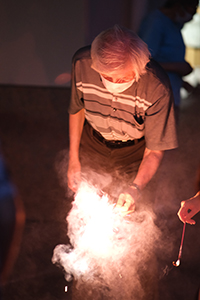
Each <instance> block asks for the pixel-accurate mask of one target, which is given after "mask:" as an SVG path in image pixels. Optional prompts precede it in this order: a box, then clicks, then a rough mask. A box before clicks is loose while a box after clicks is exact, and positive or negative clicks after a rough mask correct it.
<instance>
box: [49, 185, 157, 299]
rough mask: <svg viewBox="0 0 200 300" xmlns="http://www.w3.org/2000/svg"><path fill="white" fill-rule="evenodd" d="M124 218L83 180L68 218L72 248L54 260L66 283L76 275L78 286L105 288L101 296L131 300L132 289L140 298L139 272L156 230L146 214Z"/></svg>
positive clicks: (60, 249)
mask: <svg viewBox="0 0 200 300" xmlns="http://www.w3.org/2000/svg"><path fill="white" fill-rule="evenodd" d="M128 218H129V219H127V217H126V218H125V217H122V215H121V214H120V213H119V212H117V210H116V209H115V206H114V204H113V203H110V201H109V198H108V196H107V195H105V194H102V192H101V191H99V190H97V189H96V188H94V187H91V186H90V185H88V184H87V183H85V182H83V183H82V184H81V186H80V188H79V190H78V192H77V194H76V196H75V200H74V201H73V205H72V209H71V211H70V212H69V214H68V216H67V223H68V236H69V238H70V243H71V245H72V246H70V245H58V246H56V248H55V249H54V254H53V257H52V262H53V263H56V264H58V265H61V266H62V267H64V270H65V272H66V273H65V278H66V280H67V281H70V280H72V278H73V277H74V278H75V280H76V281H77V284H78V286H80V285H81V284H83V286H85V283H86V282H88V283H89V284H91V285H92V287H93V289H94V290H95V289H96V290H98V288H99V287H101V286H102V284H103V286H106V287H107V288H108V289H106V290H104V293H111V294H112V295H113V297H114V298H113V299H122V298H124V299H127V300H129V299H132V298H131V297H132V296H131V295H132V290H130V287H131V289H134V291H135V292H137V293H138V294H140V295H141V297H142V295H143V291H142V290H141V284H140V280H139V278H138V275H137V273H138V268H141V265H145V264H146V261H148V260H149V258H150V256H151V251H152V249H153V245H154V243H155V241H156V240H157V239H158V236H159V231H158V228H157V227H156V226H155V224H154V220H153V215H152V213H150V212H147V211H140V212H134V213H133V214H132V215H131V217H128ZM119 280H120V282H119ZM133 281H134V285H133ZM122 284H123V288H122V289H121V288H120V286H121V285H122ZM122 291H123V292H122ZM117 297H118V298H117ZM93 299H96V298H95V296H94V297H93ZM137 299H140V298H137Z"/></svg>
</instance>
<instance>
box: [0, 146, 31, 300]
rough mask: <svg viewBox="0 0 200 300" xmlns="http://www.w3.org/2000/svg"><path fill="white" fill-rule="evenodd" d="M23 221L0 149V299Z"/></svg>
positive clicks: (17, 246)
mask: <svg viewBox="0 0 200 300" xmlns="http://www.w3.org/2000/svg"><path fill="white" fill-rule="evenodd" d="M24 223H25V212H24V209H23V205H22V203H21V200H20V198H19V197H18V195H17V190H16V187H15V186H14V184H13V183H12V181H11V179H10V175H9V172H8V168H7V166H6V163H5V161H4V157H3V154H2V152H1V149H0V299H2V298H1V297H2V296H1V286H2V285H4V284H5V283H6V281H7V279H8V277H9V275H10V273H11V270H12V268H13V265H14V262H15V260H16V257H17V254H18V251H19V246H20V242H21V236H22V232H23V228H24Z"/></svg>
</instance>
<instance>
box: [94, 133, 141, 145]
mask: <svg viewBox="0 0 200 300" xmlns="http://www.w3.org/2000/svg"><path fill="white" fill-rule="evenodd" d="M93 136H94V137H96V138H97V139H98V140H99V141H100V142H101V143H103V144H104V145H106V146H107V147H108V148H123V147H128V146H132V145H136V144H138V143H139V142H140V141H142V140H144V136H143V137H142V138H140V139H134V140H128V141H124V142H123V141H117V140H116V141H115V140H106V139H104V137H103V136H102V135H101V134H100V133H99V132H98V131H96V130H95V129H93Z"/></svg>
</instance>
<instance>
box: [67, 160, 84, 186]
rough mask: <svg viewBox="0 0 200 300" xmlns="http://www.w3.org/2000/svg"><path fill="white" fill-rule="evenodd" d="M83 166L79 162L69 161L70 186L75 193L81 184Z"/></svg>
mask: <svg viewBox="0 0 200 300" xmlns="http://www.w3.org/2000/svg"><path fill="white" fill-rule="evenodd" d="M80 174H81V165H80V162H79V161H74V160H69V166H68V172H67V177H68V186H69V188H70V189H71V190H72V191H73V192H76V191H77V190H78V187H79V184H80V182H81V175H80Z"/></svg>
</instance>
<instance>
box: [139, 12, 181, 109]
mask: <svg viewBox="0 0 200 300" xmlns="http://www.w3.org/2000/svg"><path fill="white" fill-rule="evenodd" d="M139 36H140V37H141V38H142V39H143V41H144V42H145V43H146V44H147V45H148V47H149V51H150V52H151V55H152V57H153V58H154V59H155V60H156V61H158V62H159V63H162V62H173V61H174V62H183V61H184V60H185V44H184V41H183V38H182V34H181V26H179V25H178V24H176V23H175V22H173V21H172V20H171V19H170V18H168V17H167V16H165V15H164V14H163V13H162V12H161V11H160V10H158V9H157V10H155V11H153V12H152V13H150V14H149V15H148V16H147V18H146V19H145V20H144V21H143V22H142V24H141V27H140V31H139ZM167 74H168V76H169V79H170V83H171V86H172V90H173V94H174V100H175V105H177V106H178V105H179V104H180V88H181V86H182V78H181V76H180V75H179V74H177V73H174V72H167Z"/></svg>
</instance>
